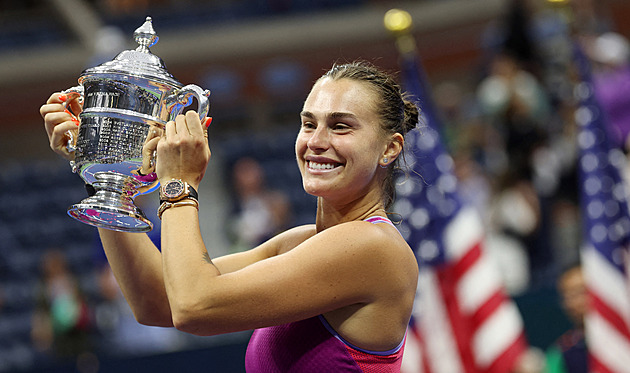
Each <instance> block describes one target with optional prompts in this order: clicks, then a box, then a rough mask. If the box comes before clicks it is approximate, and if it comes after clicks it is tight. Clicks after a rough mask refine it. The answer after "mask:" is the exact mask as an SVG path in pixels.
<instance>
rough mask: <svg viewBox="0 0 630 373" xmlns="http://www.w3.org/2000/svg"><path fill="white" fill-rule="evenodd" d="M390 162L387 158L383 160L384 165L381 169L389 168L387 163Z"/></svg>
mask: <svg viewBox="0 0 630 373" xmlns="http://www.w3.org/2000/svg"><path fill="white" fill-rule="evenodd" d="M388 161H389V159H387V158H383V164H382V165H380V167H381V168H387V162H388Z"/></svg>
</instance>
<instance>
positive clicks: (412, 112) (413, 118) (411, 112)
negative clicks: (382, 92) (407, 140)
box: [403, 100, 420, 135]
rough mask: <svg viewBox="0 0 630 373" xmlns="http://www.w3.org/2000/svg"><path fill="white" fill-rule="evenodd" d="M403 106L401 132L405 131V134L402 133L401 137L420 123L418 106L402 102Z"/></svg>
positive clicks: (405, 101) (409, 102)
mask: <svg viewBox="0 0 630 373" xmlns="http://www.w3.org/2000/svg"><path fill="white" fill-rule="evenodd" d="M404 104H405V121H404V123H403V130H404V131H405V133H403V135H405V134H406V133H407V132H409V131H411V130H413V129H414V128H416V126H417V125H418V122H419V121H420V118H419V116H420V110H419V109H418V106H417V105H416V104H415V103H413V102H411V101H407V100H404Z"/></svg>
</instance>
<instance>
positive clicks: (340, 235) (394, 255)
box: [318, 221, 415, 263]
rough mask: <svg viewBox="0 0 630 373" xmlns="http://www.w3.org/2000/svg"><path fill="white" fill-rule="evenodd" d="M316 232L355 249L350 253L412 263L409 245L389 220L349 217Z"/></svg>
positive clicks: (412, 257)
mask: <svg viewBox="0 0 630 373" xmlns="http://www.w3.org/2000/svg"><path fill="white" fill-rule="evenodd" d="M319 235H322V237H321V238H326V239H327V240H328V241H331V242H332V241H334V242H335V245H341V246H343V247H344V248H345V249H346V250H356V251H357V252H356V253H354V254H353V255H365V256H367V257H370V258H382V260H383V262H382V263H386V262H389V263H392V262H398V263H399V262H400V261H412V262H413V263H415V256H414V254H413V252H412V250H411V248H410V247H409V245H408V244H407V242H406V241H405V239H404V238H403V237H402V235H401V234H400V233H399V232H398V230H397V229H396V227H395V226H393V225H391V224H387V223H376V224H375V223H371V222H368V221H351V222H346V223H342V224H338V225H335V226H333V227H330V228H328V229H326V230H324V231H322V232H320V233H319V234H318V236H319ZM324 235H325V236H326V237H324Z"/></svg>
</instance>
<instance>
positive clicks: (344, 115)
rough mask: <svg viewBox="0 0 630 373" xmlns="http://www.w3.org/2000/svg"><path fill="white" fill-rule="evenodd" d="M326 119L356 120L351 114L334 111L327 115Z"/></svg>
mask: <svg viewBox="0 0 630 373" xmlns="http://www.w3.org/2000/svg"><path fill="white" fill-rule="evenodd" d="M328 117H330V118H333V119H343V118H351V119H356V117H357V116H356V115H354V114H352V113H345V112H342V111H335V112H332V113H330V114H328Z"/></svg>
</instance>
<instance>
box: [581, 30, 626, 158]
mask: <svg viewBox="0 0 630 373" xmlns="http://www.w3.org/2000/svg"><path fill="white" fill-rule="evenodd" d="M585 50H586V52H587V54H588V56H589V57H590V59H591V60H592V61H593V85H594V88H595V95H596V96H597V98H598V100H599V103H600V104H601V107H602V109H603V110H604V112H605V114H606V116H607V118H608V121H609V123H608V124H609V129H610V135H611V140H612V144H613V146H616V147H618V148H621V149H625V148H626V147H627V139H628V134H630V43H628V40H627V39H626V38H625V37H623V36H622V35H620V34H617V33H613V32H607V33H604V34H602V35H599V36H597V37H594V38H586V39H585Z"/></svg>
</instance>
